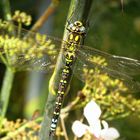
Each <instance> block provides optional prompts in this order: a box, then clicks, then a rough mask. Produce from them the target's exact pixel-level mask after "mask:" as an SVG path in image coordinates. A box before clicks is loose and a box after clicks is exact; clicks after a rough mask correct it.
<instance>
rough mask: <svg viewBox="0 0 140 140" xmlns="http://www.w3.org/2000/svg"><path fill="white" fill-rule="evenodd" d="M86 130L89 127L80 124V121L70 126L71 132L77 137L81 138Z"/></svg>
mask: <svg viewBox="0 0 140 140" xmlns="http://www.w3.org/2000/svg"><path fill="white" fill-rule="evenodd" d="M88 130H89V127H88V126H87V125H84V124H82V123H81V122H80V121H75V122H74V123H73V124H72V131H73V132H74V134H75V135H76V136H77V137H82V136H83V135H84V134H85V133H86V131H88Z"/></svg>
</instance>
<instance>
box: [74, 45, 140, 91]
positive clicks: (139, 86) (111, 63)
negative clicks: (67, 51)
mask: <svg viewBox="0 0 140 140" xmlns="http://www.w3.org/2000/svg"><path fill="white" fill-rule="evenodd" d="M83 68H87V69H95V68H98V69H99V70H100V71H101V73H107V74H108V75H109V76H111V77H113V78H117V79H120V80H121V81H123V82H124V83H125V85H126V86H127V87H128V88H129V90H131V91H134V92H138V91H140V83H139V82H138V81H137V80H135V76H139V75H140V61H139V60H135V59H131V58H127V57H121V56H115V55H111V54H107V53H105V52H102V51H99V50H97V49H94V48H90V47H87V46H82V47H81V49H79V50H78V52H77V61H76V68H75V72H74V73H76V75H78V77H79V78H80V79H82V80H85V78H84V76H83Z"/></svg>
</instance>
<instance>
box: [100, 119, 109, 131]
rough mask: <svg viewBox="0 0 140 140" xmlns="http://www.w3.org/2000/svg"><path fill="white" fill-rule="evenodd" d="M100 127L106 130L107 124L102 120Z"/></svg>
mask: <svg viewBox="0 0 140 140" xmlns="http://www.w3.org/2000/svg"><path fill="white" fill-rule="evenodd" d="M102 125H103V129H108V127H109V126H108V123H107V122H106V121H104V120H102Z"/></svg>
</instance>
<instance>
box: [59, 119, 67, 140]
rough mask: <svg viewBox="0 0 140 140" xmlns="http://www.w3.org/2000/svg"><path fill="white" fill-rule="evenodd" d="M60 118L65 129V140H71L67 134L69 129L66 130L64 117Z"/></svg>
mask: <svg viewBox="0 0 140 140" xmlns="http://www.w3.org/2000/svg"><path fill="white" fill-rule="evenodd" d="M60 120H61V125H62V129H63V133H64V137H65V140H69V138H68V134H67V131H66V127H65V122H64V118H63V117H60Z"/></svg>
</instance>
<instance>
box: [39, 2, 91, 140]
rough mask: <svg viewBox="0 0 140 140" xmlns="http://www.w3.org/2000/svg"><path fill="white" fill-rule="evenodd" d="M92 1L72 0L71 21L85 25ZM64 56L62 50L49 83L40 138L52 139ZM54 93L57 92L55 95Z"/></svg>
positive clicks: (66, 33)
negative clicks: (52, 123) (53, 114)
mask: <svg viewBox="0 0 140 140" xmlns="http://www.w3.org/2000/svg"><path fill="white" fill-rule="evenodd" d="M92 2H93V0H71V5H70V9H69V13H68V17H67V19H68V20H70V22H74V21H76V20H80V21H82V22H83V24H84V25H86V23H87V19H88V15H89V11H90V7H91V4H92ZM66 25H67V22H66ZM67 37H68V31H67V30H66V29H65V31H64V36H63V40H65V38H67ZM81 44H82V43H81ZM62 57H63V53H62V52H60V54H59V57H58V59H57V64H56V67H55V71H54V73H53V75H52V78H51V80H50V83H49V95H48V99H47V102H46V108H45V113H44V120H43V122H42V126H41V130H40V134H39V138H40V140H50V137H49V131H50V125H51V117H52V113H53V107H54V104H55V99H56V93H57V88H58V82H57V81H59V79H60V72H61V69H62V67H63V61H62ZM70 80H71V78H70V79H69V81H68V82H69V83H70ZM67 91H69V88H67ZM52 93H55V95H54V94H52ZM52 139H54V137H53V138H52Z"/></svg>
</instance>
